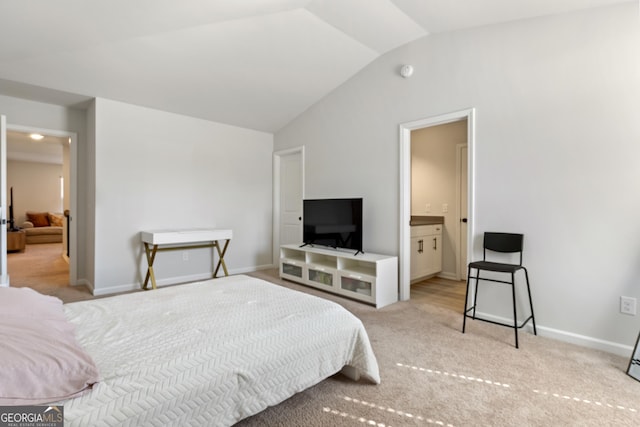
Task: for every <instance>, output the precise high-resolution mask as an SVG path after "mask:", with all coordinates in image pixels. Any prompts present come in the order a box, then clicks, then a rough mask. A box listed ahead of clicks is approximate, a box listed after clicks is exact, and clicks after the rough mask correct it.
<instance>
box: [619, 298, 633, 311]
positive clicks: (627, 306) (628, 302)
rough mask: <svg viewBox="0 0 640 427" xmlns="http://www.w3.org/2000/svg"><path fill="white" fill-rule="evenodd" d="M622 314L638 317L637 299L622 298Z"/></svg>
mask: <svg viewBox="0 0 640 427" xmlns="http://www.w3.org/2000/svg"><path fill="white" fill-rule="evenodd" d="M620 313H623V314H630V315H631V316H635V315H636V299H635V298H632V297H620Z"/></svg>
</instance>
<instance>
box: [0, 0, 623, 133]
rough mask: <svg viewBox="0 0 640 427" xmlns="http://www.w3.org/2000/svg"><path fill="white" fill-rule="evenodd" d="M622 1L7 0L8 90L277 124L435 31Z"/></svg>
mask: <svg viewBox="0 0 640 427" xmlns="http://www.w3.org/2000/svg"><path fill="white" fill-rule="evenodd" d="M621 2H622V1H620V0H518V1H513V0H458V1H450V0H243V1H213V2H212V1H210V0H186V1H181V2H174V1H167V0H164V1H158V0H138V1H135V2H131V1H129V0H112V1H109V2H87V1H86V0H58V1H55V2H51V1H47V0H34V1H28V2H16V1H13V0H0V93H3V94H6V95H10V96H19V97H20V96H22V97H25V98H27V99H34V100H41V101H43V102H53V103H56V102H57V101H56V100H57V99H59V100H60V101H59V102H61V105H67V103H74V102H75V103H78V102H82V101H83V100H86V99H90V98H92V97H103V98H108V99H112V100H117V101H123V102H127V103H131V104H136V105H141V106H147V107H151V108H156V109H160V110H165V111H170V112H175V113H179V114H185V115H189V116H193V117H199V118H203V119H207V120H212V121H216V122H222V123H227V124H231V125H237V126H241V127H246V128H250V129H256V130H261V131H265V132H275V131H277V130H278V129H280V128H281V127H283V126H285V125H286V124H287V123H288V122H290V121H291V120H292V119H293V118H295V117H296V116H298V115H299V114H300V113H301V112H303V111H304V110H306V109H307V108H309V107H310V106H311V105H313V104H314V103H316V102H317V101H318V100H319V99H321V98H322V97H324V96H326V95H327V94H328V93H329V92H331V91H332V90H334V89H335V88H336V87H338V86H339V85H341V84H342V83H343V82H345V81H346V80H348V79H349V78H351V77H352V76H353V75H355V74H356V73H358V71H360V70H361V69H362V68H364V67H366V66H367V65H368V64H369V63H371V62H372V61H374V60H375V59H376V58H378V57H379V56H380V55H383V54H384V53H386V52H388V51H390V50H393V49H395V48H397V47H399V46H401V45H403V44H406V43H408V42H411V41H413V40H416V39H418V38H420V37H424V36H426V35H428V34H429V33H436V32H443V31H453V30H458V29H462V28H469V27H473V26H479V25H490V24H495V23H499V22H506V21H511V20H516V19H525V18H529V17H534V16H541V15H546V14H555V13H563V12H568V11H572V10H577V9H581V8H586V7H595V6H602V5H607V4H612V3H621ZM45 88H46V89H45ZM21 94H22V95H21Z"/></svg>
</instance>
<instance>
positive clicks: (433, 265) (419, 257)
mask: <svg viewBox="0 0 640 427" xmlns="http://www.w3.org/2000/svg"><path fill="white" fill-rule="evenodd" d="M467 127H468V123H467V119H466V118H463V119H460V120H456V121H452V122H449V123H444V124H437V125H433V126H428V127H424V128H420V129H415V130H412V131H411V256H410V263H411V266H410V272H411V273H410V274H411V277H410V280H411V295H410V297H411V299H412V300H415V301H417V302H420V301H424V302H427V303H431V304H434V305H438V306H440V307H442V308H445V309H450V310H454V311H462V310H463V309H464V296H465V290H466V284H465V282H464V279H465V278H466V274H465V273H466V269H465V268H464V267H463V268H462V269H461V268H460V266H464V265H466V244H465V239H466V234H467V233H466V222H464V221H466V220H467V210H466V209H467V203H466V197H467V181H466V176H467V156H466V150H467V139H468V138H467ZM425 224H431V225H425ZM462 270H463V271H462Z"/></svg>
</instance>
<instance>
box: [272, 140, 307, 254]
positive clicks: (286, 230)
mask: <svg viewBox="0 0 640 427" xmlns="http://www.w3.org/2000/svg"><path fill="white" fill-rule="evenodd" d="M303 154H304V152H303V151H302V150H294V151H291V152H286V153H283V154H280V155H279V159H280V162H279V164H280V167H279V171H278V173H279V177H280V179H279V194H280V198H279V199H280V200H279V212H280V223H279V229H280V235H279V241H280V245H287V244H302V199H303V197H304V165H303V159H304V155H303Z"/></svg>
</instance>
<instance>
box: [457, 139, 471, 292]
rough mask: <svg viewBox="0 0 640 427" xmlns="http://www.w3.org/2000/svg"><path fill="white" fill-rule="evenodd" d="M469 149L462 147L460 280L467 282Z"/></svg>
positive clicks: (460, 167) (460, 166)
mask: <svg viewBox="0 0 640 427" xmlns="http://www.w3.org/2000/svg"><path fill="white" fill-rule="evenodd" d="M467 151H468V147H467V145H466V144H464V145H462V146H461V147H460V156H459V158H460V165H459V169H460V279H461V280H467V224H468V222H469V217H468V215H469V213H468V207H467V197H468V196H467V194H468V190H467V187H468V176H469V174H468V163H467V161H468V160H467V159H468V155H467Z"/></svg>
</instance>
